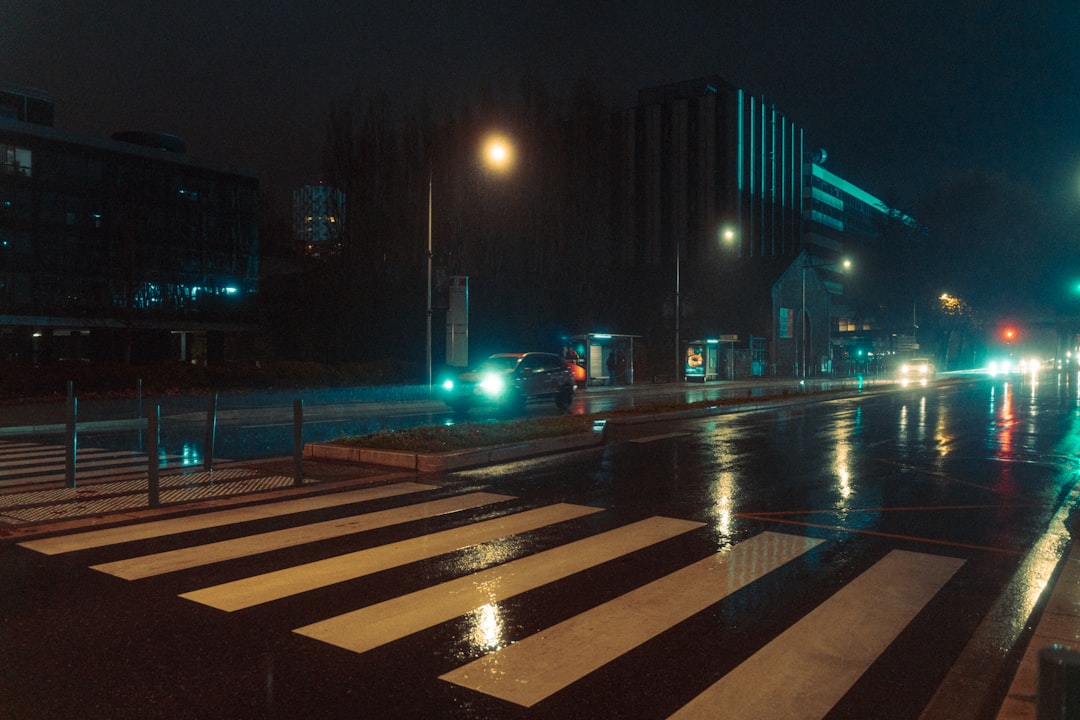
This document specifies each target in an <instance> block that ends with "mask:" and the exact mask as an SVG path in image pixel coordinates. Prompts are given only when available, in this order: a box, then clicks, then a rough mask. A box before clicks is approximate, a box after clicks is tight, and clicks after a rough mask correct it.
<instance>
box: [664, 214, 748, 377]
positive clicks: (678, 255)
mask: <svg viewBox="0 0 1080 720" xmlns="http://www.w3.org/2000/svg"><path fill="white" fill-rule="evenodd" d="M720 236H721V237H722V238H723V240H724V242H726V243H729V244H730V243H731V241H733V240H734V239H735V231H734V230H732V229H731V228H730V227H724V228H723V229H722V230H721V233H720ZM680 239H681V238H680V236H679V235H676V236H675V375H674V377H675V382H679V381H680V380H681V379H682V371H683V366H684V365H685V363H686V358H685V357H683V354H682V347H681V345H682V343H681V340H682V338H681V336H680V332H679V330H680V328H679V323H680V322H681V320H682V299H681V297H682V295H681V291H682V287H681V283H682V277H681V276H682V248H681V243H680V242H679V241H680Z"/></svg>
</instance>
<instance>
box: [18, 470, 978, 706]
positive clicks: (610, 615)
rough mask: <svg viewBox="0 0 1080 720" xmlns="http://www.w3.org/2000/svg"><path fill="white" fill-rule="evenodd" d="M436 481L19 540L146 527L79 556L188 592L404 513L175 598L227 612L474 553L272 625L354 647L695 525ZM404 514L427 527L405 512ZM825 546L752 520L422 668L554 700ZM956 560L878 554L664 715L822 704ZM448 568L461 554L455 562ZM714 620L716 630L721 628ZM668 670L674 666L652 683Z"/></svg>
mask: <svg viewBox="0 0 1080 720" xmlns="http://www.w3.org/2000/svg"><path fill="white" fill-rule="evenodd" d="M437 490H438V488H437V487H435V486H432V485H426V484H422V483H411V482H405V483H398V484H389V485H383V486H375V487H367V488H363V489H359V490H350V491H345V492H339V493H333V494H326V495H317V496H312V497H307V498H297V499H293V500H287V501H282V502H278V503H269V504H265V505H256V506H251V507H244V508H235V509H230V510H221V511H216V512H210V513H206V514H203V515H193V516H188V517H181V518H171V519H166V520H159V521H154V522H148V523H143V524H136V525H131V526H126V527H118V528H107V529H102V530H91V531H86V532H81V533H73V534H69V535H62V536H57V537H52V538H43V539H38V540H30V541H26V542H23V543H20V545H22V546H23V547H25V548H28V549H31V550H34V551H37V552H40V553H43V554H47V555H55V554H61V553H71V552H77V551H87V550H93V549H97V548H106V547H109V548H112V552H111V553H110V554H111V556H112V557H116V556H117V554H123V546H124V545H125V544H128V543H134V542H138V541H142V540H147V539H152V538H153V539H159V540H160V541H161V542H163V543H165V544H166V546H168V545H169V544H172V545H173V546H174V547H173V549H170V550H165V551H164V552H157V553H153V554H149V555H146V554H139V555H135V554H129V556H128V557H124V558H122V559H119V560H110V561H108V562H102V563H97V564H90V567H92V568H93V569H95V570H98V571H100V572H103V573H107V574H110V575H114V576H116V577H119V578H124V579H127V580H136V579H147V578H153V577H156V576H161V575H165V574H168V573H173V572H178V571H180V570H185V571H190V572H191V574H190V575H185V576H183V577H184V581H185V583H187V582H188V581H191V583H189V584H188V587H191V584H195V585H198V578H199V577H200V574H199V573H200V569H201V568H206V567H208V566H211V565H214V564H216V563H220V562H223V561H226V560H235V559H237V558H245V557H252V556H255V555H259V554H262V553H269V552H273V551H278V550H282V549H289V548H293V547H297V546H301V545H309V544H313V543H316V542H318V541H322V540H327V539H337V541H339V542H344V543H345V544H346V545H348V544H350V543H354V542H359V543H360V544H361V545H363V544H364V543H363V542H362V539H360V538H359V536H361V535H362V534H363V533H366V532H368V531H372V530H376V529H389V528H395V527H398V526H400V527H401V530H400V533H403V534H404V535H406V537H404V538H403V539H398V540H395V541H393V542H389V543H386V544H382V545H375V546H373V547H361V548H360V549H356V550H353V551H345V552H341V551H340V549H336V550H327V549H326V548H328V547H330V546H326V547H324V548H322V549H321V550H319V551H318V552H315V553H313V554H314V555H315V556H318V555H319V554H326V553H333V554H331V555H329V556H328V557H322V558H321V559H315V560H308V561H305V562H296V563H295V564H290V565H287V566H285V567H278V568H277V569H274V570H271V571H269V572H260V573H257V574H248V575H246V576H244V577H240V578H238V579H235V580H232V581H230V582H225V583H219V584H213V585H204V586H202V587H196V588H195V589H193V590H188V591H185V592H179V593H178V594H179V597H181V598H183V599H184V600H186V601H190V602H192V603H195V604H198V605H201V606H204V607H207V608H213V609H216V610H220V611H224V612H229V613H232V612H238V611H241V610H245V609H250V608H255V607H257V606H265V605H268V604H271V603H274V602H276V601H281V600H284V599H286V598H290V597H296V596H299V595H302V594H303V593H307V592H312V591H315V590H319V589H322V588H330V587H332V586H335V585H338V584H343V583H348V582H349V581H354V580H356V579H359V578H363V577H367V576H371V575H373V574H375V573H380V572H384V571H388V570H393V569H401V568H407V567H408V566H409V565H411V564H414V563H420V562H424V561H428V560H432V559H434V558H436V557H438V556H444V555H448V554H451V553H458V552H464V551H469V550H470V549H476V550H477V552H476V553H475V555H474V556H473V558H472V559H471V560H470V561H469V566H470V567H472V568H475V569H471V570H470V571H468V572H467V573H466V574H464V575H458V574H457V573H456V572H455V575H456V576H455V577H451V578H449V579H443V578H440V577H439V576H438V574H435V575H434V576H433V577H431V579H430V581H428V582H426V583H425V586H423V587H421V588H420V589H419V590H414V591H411V592H402V593H400V594H397V595H392V596H390V597H389V598H388V599H383V600H381V601H377V602H374V603H372V604H366V605H365V604H363V601H362V600H361V599H359V598H357V599H356V605H355V606H354V609H348V610H346V611H345V612H341V608H342V607H347V606H348V605H349V604H351V600H350V598H348V597H344V602H343V605H341V606H339V608H338V610H336V611H335V612H336V613H339V614H334V615H333V616H330V617H322V619H316V620H315V621H314V622H308V624H306V625H303V626H301V627H293V625H294V622H295V621H294V622H290V623H289V624H287V625H284V624H283V627H282V630H286V629H288V630H291V631H292V632H293V633H295V634H296V635H298V636H301V637H304V638H309V639H313V640H317V641H319V642H321V643H326V644H329V645H332V646H335V647H337V648H343V649H345V650H348V651H351V652H353V653H357V654H363V653H367V652H369V651H371V650H374V649H376V648H380V647H383V646H386V645H388V644H390V643H394V642H397V641H400V640H404V639H405V638H409V637H412V636H416V635H418V634H421V633H424V632H427V631H430V630H432V629H434V628H436V627H438V626H440V625H442V624H444V623H447V622H451V621H454V620H457V619H461V618H465V617H468V616H470V615H475V616H476V617H477V618H482V617H485V614H488V615H492V614H493V615H498V613H499V612H500V611H499V606H500V604H501V603H503V602H505V601H506V600H508V599H510V598H516V597H525V598H528V595H527V594H528V593H530V592H532V591H536V590H538V589H540V588H543V587H545V586H548V585H551V584H552V583H556V582H568V583H573V582H582V580H575V576H583V575H582V574H584V573H588V572H593V571H594V569H596V568H599V567H600V566H602V565H605V564H607V563H610V562H612V561H615V560H620V561H621V562H626V563H638V562H640V557H641V556H637V558H638V559H635V554H637V553H640V552H643V551H652V552H667V550H664V549H663V548H667V549H669V550H670V549H671V548H673V547H676V546H675V545H663V546H661V545H660V544H661V543H669V542H676V543H682V545H679V546H681V547H685V546H687V543H684V542H683V541H681V540H677V539H678V538H682V537H686V538H690V537H692V535H690V534H691V533H695V532H696V531H699V530H700V529H701V528H704V527H705V525H704V524H703V523H700V522H694V521H687V520H681V519H677V518H670V517H661V516H654V517H649V518H646V519H643V520H638V521H636V522H631V523H629V524H625V525H616V526H614V527H611V524H610V521H609V522H607V523H605V521H603V517H604V515H603V514H604V513H605V512H606V511H605V510H603V509H602V508H597V507H589V506H583V505H573V504H569V503H556V504H551V505H543V506H540V507H534V508H519V507H516V505H517V504H519V502H520V501H519V500H518V499H517V498H514V497H512V496H508V495H500V494H495V493H486V492H469V493H459V494H450V495H445V496H437V497H434V498H432V497H430V493H431V492H433V491H437ZM374 501H387V502H389V503H391V504H393V507H390V508H388V509H381V508H378V507H373V508H371V509H370V511H368V512H359V513H358V514H350V515H348V516H346V517H341V518H337V519H333V520H321V521H318V522H309V523H305V522H304V517H303V513H308V512H312V511H320V510H326V509H331V508H335V507H340V508H347V506H351V505H357V506H358V510H363V508H362V507H361V506H362V505H363V504H364V503H370V502H374ZM343 511H344V512H347V511H348V510H347V509H345V510H343ZM481 513H485V514H487V515H488V517H486V518H483V519H478V520H477V521H476V522H471V523H470V522H467V520H468V518H469V517H470V516H471V515H473V514H477V515H479V514H481ZM271 518H279V519H281V520H280V521H281V522H284V523H290V522H291V523H295V525H294V526H290V527H287V528H285V529H280V530H272V531H265V530H262V529H260V530H257V531H256V530H253V531H251V532H245V525H244V524H245V523H248V522H252V521H265V520H268V519H271ZM586 518H598V519H600V525H603V526H605V527H608V529H606V530H605V529H600V530H597V529H593V530H589V531H586V534H585V535H584V536H583V537H579V538H578V539H575V540H572V541H568V542H555V543H554V544H553V545H551V546H549V547H546V548H545V549H539V550H536V551H534V552H531V553H529V554H525V555H523V556H520V557H515V558H514V559H512V560H507V561H505V562H501V561H500V559H499V556H498V554H497V553H496V554H489V553H487V552H484V551H482V548H484V547H486V546H490V544H491V543H494V542H498V541H504V540H508V539H511V538H514V537H515V536H521V535H523V534H525V533H530V532H535V531H546V530H547V529H549V528H556V526H559V527H562V526H563V524H566V523H574V522H578V523H579V524H580V523H581V522H584V521H585V519H586ZM416 521H423V523H424V524H423V525H414V526H408V525H405V523H413V522H416ZM590 522H592V521H590ZM583 527H588V526H579V527H578V528H577V529H570V530H569V531H570V532H572V533H573V534H575V535H580V533H581V529H582V528H583ZM213 528H230V531H229V532H230V535H233V536H234V537H233V538H231V539H226V540H217V541H214V542H203V543H199V542H198V541H197V539H196V538H197V536H190V535H189V536H186V537H180V536H181V534H184V533H191V532H194V531H200V530H209V529H213ZM413 528H423V529H421V530H416V529H413ZM560 532H561V531H560ZM172 536H177V537H176V539H175V541H170V540H169V538H170V537H172ZM697 537H700V535H698V536H697ZM193 543H194V544H193ZM827 544H828V541H826V540H822V539H818V538H812V537H805V536H802V535H795V534H788V533H780V532H771V531H765V532H761V533H759V534H757V535H754V536H752V537H749V538H747V539H745V540H743V541H741V542H738V543H736V544H734V545H732V546H730V547H725V548H723V549H722V550H720V551H718V552H716V553H714V554H712V555H709V556H706V557H704V558H700V559H698V560H694V561H691V562H689V564H686V565H683V566H682V567H681V568H679V569H676V570H674V571H670V572H667V573H666V574H664V575H662V576H660V577H657V578H655V579H652V580H650V581H648V582H644V583H643V584H641V585H639V586H638V587H636V588H634V589H631V590H629V591H626V592H623V593H622V594H620V595H617V596H615V597H613V598H611V599H608V600H606V601H604V602H601V603H600V604H597V605H594V606H593V607H591V608H587V609H585V610H583V611H579V612H576V614H573V615H571V616H570V617H566V618H560V619H559V621H558V622H555V623H554V624H550V625H549V626H548V627H546V628H545V629H543V630H540V631H538V632H537V631H534V632H533V634H531V635H528V636H526V637H523V638H521V639H517V640H515V641H513V642H510V643H508V642H507V641H506V639H500V640H498V641H496V642H493V643H491V644H486V643H481V644H479V645H475V646H474V647H473V649H474V652H476V653H477V655H473V656H472V658H467V659H462V660H458V661H457V662H456V663H455V664H456V665H457V667H454V668H452V669H449V670H448V671H447V668H446V667H443V668H441V669H440V670H439V671H438V673H433V674H432V676H431V680H432V681H433V682H440V681H441V682H444V683H446V684H447V685H446V686H447V687H450V686H454V687H456V688H457V689H458V690H459V691H460V692H472V693H478V694H479V695H478V696H477V697H480V696H490V697H492V698H497V699H499V700H501V701H505V702H508V703H511V704H513V705H516V706H519V708H520V707H524V708H531V707H534V706H535V705H537V704H538V703H541V702H544V701H547V700H551V699H555V698H559V697H563V696H569V697H570V698H572V697H573V692H574V688H573V686H574V685H575V683H578V682H579V681H581V680H583V679H584V678H587V677H589V676H591V675H593V674H595V673H605V672H606V673H619V672H625V670H621V669H620V668H619V664H618V663H616V662H615V661H617V660H619V659H620V658H623V657H624V656H627V655H628V654H629V653H631V651H635V652H638V653H640V652H643V651H644V652H646V653H647V652H653V651H652V650H650V649H649V648H650V646H653V645H652V643H651V641H653V640H654V639H657V638H659V637H661V636H663V635H664V634H665V633H670V632H672V631H673V629H674V628H675V627H676V626H678V625H680V624H682V623H685V622H687V621H690V620H692V618H694V617H695V616H699V615H700V614H701V613H703V612H706V611H708V610H709V608H712V607H714V606H716V605H718V604H720V603H723V602H724V600H725V599H726V598H728V597H729V596H731V595H733V594H734V593H737V592H739V591H741V590H743V589H744V588H748V587H749V586H751V585H753V584H754V583H757V582H759V581H760V580H762V579H763V578H764V577H765V576H767V575H769V574H770V573H776V571H778V570H779V569H780V568H782V567H785V566H787V565H789V564H791V563H795V562H797V561H799V559H800V558H802V557H803V556H808V554H813V553H814V552H815V551H816V550H818V549H819V548H821V547H823V546H825V545H827ZM689 546H693V543H690V544H689ZM334 547H338V548H339V547H340V546H334ZM281 557H282V558H284V559H286V560H287V559H288V556H281ZM307 557H308V558H310V557H311V555H310V554H309V555H308V556H307ZM279 559H281V558H279ZM275 562H277V559H276V560H275ZM963 562H964V561H963V560H961V559H957V558H952V557H945V556H939V555H931V554H925V553H918V552H911V551H906V550H903V551H902V550H894V551H892V552H890V553H888V554H887V555H885V556H884V557H883V558H881V559H880V560H878V561H877V562H876V563H875V564H874V565H873V566H871V567H870V568H869V569H867V570H866V571H864V572H863V573H862V574H861V575H859V576H858V577H856V578H855V579H853V580H851V581H850V582H848V584H847V585H845V586H844V587H843V588H841V589H840V590H839V591H838V592H836V593H835V594H833V595H832V596H831V597H829V598H827V599H825V600H824V601H823V602H821V603H820V604H819V605H818V606H817V607H816V608H815V609H814V610H812V611H811V612H810V613H808V614H807V615H805V616H804V617H803V618H802V619H801V620H799V621H797V622H795V624H793V625H791V626H790V627H789V628H787V629H786V630H784V631H783V632H781V633H780V634H779V635H778V636H776V637H775V638H774V639H773V640H772V641H770V642H768V643H766V644H764V646H762V647H760V648H758V649H757V650H756V652H753V649H752V648H751V649H750V653H751V654H750V655H749V657H747V659H746V660H745V661H743V662H742V663H741V664H740V665H738V666H737V667H735V668H734V669H732V670H730V671H729V672H727V673H726V674H725V675H724V676H723V677H722V678H720V679H719V680H717V681H716V682H715V683H713V684H712V685H711V686H708V687H705V686H700V687H694V688H691V692H686V693H684V694H683V696H684V698H685V697H692V696H694V693H697V695H696V697H694V699H693V700H691V701H690V702H689V703H687V704H685V705H684V706H683V707H682V708H681V709H677V708H675V707H671V708H669V709H668V712H672V711H674V712H675V715H673V717H676V718H680V719H681V718H698V717H701V718H706V717H707V718H716V717H725V718H761V717H770V718H822V717H824V716H826V715H827V714H828V713H829V712H830V711H831V709H832V708H833V707H834V706H835V705H836V704H837V702H838V701H839V700H840V699H841V698H842V697H843V696H844V695H845V693H847V692H848V691H849V690H850V689H851V687H852V686H853V685H854V684H855V683H856V682H857V681H858V679H859V678H860V677H862V676H863V675H864V674H865V673H866V671H867V670H868V669H869V668H870V667H871V666H872V665H873V664H874V663H875V662H877V661H878V659H879V658H880V657H881V656H882V654H883V653H885V652H886V651H887V649H888V647H889V645H890V643H892V641H893V640H894V639H895V638H896V637H897V636H898V635H899V634H900V633H901V632H902V631H903V630H904V628H905V627H907V626H908V625H909V624H910V623H911V622H912V621H913V620H914V619H915V618H916V616H917V615H918V614H919V613H920V611H921V610H922V608H923V607H925V606H926V604H927V603H928V602H930V600H931V599H932V598H933V597H934V596H935V595H936V594H937V593H938V592H939V591H940V590H941V589H942V588H943V587H944V586H945V585H946V584H947V583H948V582H949V581H950V579H951V578H952V577H953V575H954V574H955V573H956V572H957V570H958V569H959V568H960V567H961V566H962V565H963ZM262 567H265V566H262ZM455 567H457V568H461V567H463V566H462V565H461V564H460V563H458V564H456V565H455ZM238 568H239V566H238ZM642 569H643V570H645V568H642ZM439 572H441V571H439ZM458 572H460V570H459V571H458ZM234 577H235V575H234ZM784 582H788V581H787V580H785V581H784ZM791 582H798V580H797V579H796V580H791ZM343 587H344V586H343ZM357 587H359V586H357ZM414 587H415V586H414ZM351 591H352V590H351V589H350V590H349V592H351ZM314 611H315V612H317V608H315V609H314ZM536 611H537V612H538V613H541V615H542V613H544V612H546V610H544V609H543V608H537V610H536ZM271 615H273V613H271ZM318 617H319V616H318V615H316V616H315V618H318ZM309 619H314V618H310V616H309ZM838 629H842V631H838ZM714 631H715V632H717V633H723V632H724V627H723V625H720V626H716V628H715V630H714ZM467 660H468V661H467ZM705 661H706V662H707V660H705ZM663 667H664V663H663V662H657V664H656V668H657V670H656V674H655V677H661V678H662V676H663ZM440 673H441V674H440ZM655 677H654V681H656V680H655ZM436 678H437V679H436ZM678 681H679V678H677V677H672V678H669V679H664V680H663V682H670V683H675V682H678ZM709 682H711V680H710V681H709ZM578 692H580V690H578Z"/></svg>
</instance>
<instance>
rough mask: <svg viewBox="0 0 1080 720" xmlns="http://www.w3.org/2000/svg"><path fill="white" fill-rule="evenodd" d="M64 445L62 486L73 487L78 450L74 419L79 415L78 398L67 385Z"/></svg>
mask: <svg viewBox="0 0 1080 720" xmlns="http://www.w3.org/2000/svg"><path fill="white" fill-rule="evenodd" d="M68 393H69V395H68V401H67V429H66V433H65V435H66V447H65V448H64V487H69V488H73V487H75V462H76V458H77V455H78V450H79V439H78V434H77V433H78V430H77V428H76V421H77V419H78V416H79V398H77V397H75V396H74V395H72V394H70V393H71V385H70V384H69V385H68Z"/></svg>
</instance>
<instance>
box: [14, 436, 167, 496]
mask: <svg viewBox="0 0 1080 720" xmlns="http://www.w3.org/2000/svg"><path fill="white" fill-rule="evenodd" d="M66 453H67V449H66V448H65V447H64V445H62V444H57V445H42V444H37V443H16V442H0V487H16V486H18V485H28V484H30V483H47V482H61V481H63V480H64V479H65V470H66ZM178 459H179V457H178V456H176V455H163V456H162V457H161V467H168V466H169V463H171V462H172V461H175V460H178ZM146 467H147V456H146V453H143V452H136V451H114V450H106V449H105V448H93V447H87V448H83V447H80V448H78V452H77V453H76V474H77V477H81V478H84V479H91V478H100V477H117V476H118V475H123V474H125V473H133V474H134V473H143V474H145V473H146Z"/></svg>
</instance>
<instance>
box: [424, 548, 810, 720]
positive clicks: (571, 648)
mask: <svg viewBox="0 0 1080 720" xmlns="http://www.w3.org/2000/svg"><path fill="white" fill-rule="evenodd" d="M822 542H824V541H823V540H814V539H812V538H803V537H797V536H794V535H782V534H779V533H772V532H766V533H762V534H760V535H757V536H755V537H753V538H750V539H749V540H747V541H746V542H742V543H739V544H738V545H735V546H734V547H732V548H728V549H727V550H725V551H723V552H720V553H717V554H716V555H713V556H711V557H707V558H705V559H704V560H701V561H699V562H697V563H694V564H693V565H690V566H688V567H685V568H683V569H682V570H679V571H677V572H674V573H671V574H670V575H667V576H666V577H663V578H660V579H659V580H656V581H654V582H651V583H649V584H648V585H645V586H643V587H641V588H638V589H637V590H635V591H633V592H629V593H627V594H625V595H622V596H620V597H618V598H615V599H614V600H611V601H609V602H607V603H605V604H603V605H600V606H598V607H596V608H593V609H592V610H590V611H588V612H584V613H581V614H580V615H577V616H575V617H573V618H570V619H569V620H567V621H565V622H563V623H560V624H559V625H556V626H555V627H551V628H548V629H547V630H544V631H543V632H541V633H539V634H537V635H533V636H532V637H529V638H526V639H525V640H523V641H521V642H517V643H514V644H513V645H509V646H507V647H505V648H502V649H501V650H498V651H497V652H494V653H491V654H490V655H486V656H485V657H483V658H481V659H480V660H477V661H476V662H472V663H469V664H468V665H466V666H464V667H462V668H459V669H457V670H455V671H453V672H451V673H447V674H445V675H443V676H442V679H443V680H447V681H449V682H452V683H455V684H458V685H463V686H465V687H470V688H472V689H474V690H479V691H480V692H484V693H487V694H488V695H494V696H496V697H500V698H502V699H504V700H509V701H511V702H515V703H517V704H519V705H525V706H527V707H528V706H532V705H535V704H536V703H538V702H539V701H541V700H543V699H544V698H546V697H548V696H550V695H552V694H553V693H555V692H556V691H558V690H561V689H562V688H564V687H566V686H567V685H569V684H570V683H572V682H574V681H575V680H578V679H580V678H582V677H584V676H585V675H587V674H588V673H590V672H592V671H594V670H596V669H597V668H599V667H601V666H603V665H604V664H606V663H608V662H611V661H612V660H614V659H615V658H617V657H619V656H620V655H623V654H624V653H626V652H629V651H630V650H632V649H634V648H635V647H637V646H638V645H640V644H642V643H644V642H645V641H646V640H649V639H650V638H653V637H655V636H656V635H659V634H660V633H661V632H663V631H665V630H668V629H670V628H671V627H673V626H674V625H675V624H676V623H679V622H682V621H683V620H685V619H686V618H688V617H690V616H692V615H694V614H695V613H698V612H700V611H702V610H704V609H705V608H707V607H709V606H710V605H713V604H715V603H717V602H719V601H720V600H722V599H723V598H725V597H727V596H728V595H730V594H731V593H733V592H735V591H736V590H738V589H740V588H742V587H745V586H747V585H749V584H750V583H751V582H753V581H755V580H757V579H758V578H760V577H762V576H763V575H765V574H766V573H768V572H770V571H771V570H774V569H776V568H777V567H779V566H781V565H783V564H784V563H786V562H788V561H789V560H792V559H794V558H796V557H798V556H799V555H802V554H803V553H805V552H808V551H809V550H811V549H813V548H814V547H816V546H818V545H820V544H821V543H822ZM746 568H749V570H748V571H744V569H746Z"/></svg>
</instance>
